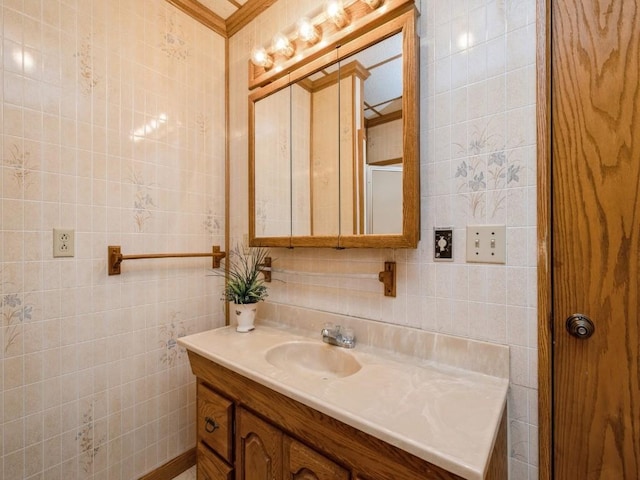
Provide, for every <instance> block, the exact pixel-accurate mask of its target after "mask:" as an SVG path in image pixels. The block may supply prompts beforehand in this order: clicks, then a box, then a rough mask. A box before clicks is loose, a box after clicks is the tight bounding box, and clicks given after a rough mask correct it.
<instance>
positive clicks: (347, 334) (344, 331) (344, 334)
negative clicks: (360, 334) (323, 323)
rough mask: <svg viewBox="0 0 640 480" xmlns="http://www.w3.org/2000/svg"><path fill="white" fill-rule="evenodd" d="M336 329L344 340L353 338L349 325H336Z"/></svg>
mask: <svg viewBox="0 0 640 480" xmlns="http://www.w3.org/2000/svg"><path fill="white" fill-rule="evenodd" d="M338 329H339V331H340V334H341V335H342V338H344V339H345V340H353V339H354V338H355V334H354V333H353V328H351V327H344V328H341V327H340V326H338Z"/></svg>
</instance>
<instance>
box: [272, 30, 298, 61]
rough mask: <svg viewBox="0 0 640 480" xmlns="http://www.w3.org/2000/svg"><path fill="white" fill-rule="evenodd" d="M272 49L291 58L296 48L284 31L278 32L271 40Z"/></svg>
mask: <svg viewBox="0 0 640 480" xmlns="http://www.w3.org/2000/svg"><path fill="white" fill-rule="evenodd" d="M271 49H272V50H273V51H274V52H275V53H277V54H278V55H282V56H283V57H286V58H291V57H292V56H293V53H294V52H295V49H294V48H293V45H291V42H290V41H289V39H288V38H287V36H286V35H285V34H283V33H276V35H275V36H274V37H273V40H272V41H271Z"/></svg>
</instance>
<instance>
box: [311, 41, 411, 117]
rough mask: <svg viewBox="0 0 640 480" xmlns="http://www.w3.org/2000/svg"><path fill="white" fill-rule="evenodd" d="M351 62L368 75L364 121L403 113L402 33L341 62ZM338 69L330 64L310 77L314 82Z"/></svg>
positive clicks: (365, 89)
mask: <svg viewBox="0 0 640 480" xmlns="http://www.w3.org/2000/svg"><path fill="white" fill-rule="evenodd" d="M353 60H357V61H358V62H359V63H360V64H361V65H362V66H364V67H365V68H366V69H367V70H368V71H369V73H370V74H371V76H370V77H369V78H367V80H366V82H365V84H364V103H365V112H364V115H365V117H366V118H367V120H370V119H372V118H376V117H379V116H382V115H388V114H389V113H393V112H396V111H400V110H402V34H401V33H398V34H396V35H393V36H392V37H389V38H387V39H385V40H383V41H382V42H379V43H376V44H375V45H371V46H370V47H368V48H366V49H364V50H362V51H361V52H358V53H356V54H355V55H352V56H350V57H348V58H346V59H344V60H343V61H342V63H349V62H351V61H353ZM337 69H338V65H337V64H335V65H330V66H328V67H326V68H324V69H323V70H321V71H319V72H316V73H314V74H313V75H310V78H311V79H312V80H314V81H315V80H318V79H319V78H322V77H323V76H325V75H328V74H330V73H332V72H335V71H336V70H337Z"/></svg>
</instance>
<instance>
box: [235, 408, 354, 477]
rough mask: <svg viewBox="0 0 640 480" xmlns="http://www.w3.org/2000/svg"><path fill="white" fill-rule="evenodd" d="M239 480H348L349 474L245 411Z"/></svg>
mask: <svg viewBox="0 0 640 480" xmlns="http://www.w3.org/2000/svg"><path fill="white" fill-rule="evenodd" d="M237 426H238V443H237V447H238V460H237V470H238V479H242V480H262V479H283V480H284V479H291V480H316V479H317V480H349V478H350V477H349V472H348V471H347V470H345V469H344V468H342V467H341V466H339V465H338V464H336V463H335V462H332V461H331V460H329V459H328V458H326V457H325V456H323V455H321V454H320V453H318V452H317V451H315V450H313V449H311V448H309V447H307V446H306V445H304V444H303V443H300V442H298V441H297V440H295V439H293V438H291V437H289V436H287V435H286V434H285V433H284V432H283V431H282V430H280V429H278V428H276V427H274V426H273V425H271V424H269V423H268V422H266V421H264V420H262V419H261V418H259V417H257V416H256V415H254V414H252V413H251V412H249V411H248V410H245V409H244V408H238V417H237Z"/></svg>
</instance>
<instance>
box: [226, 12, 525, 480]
mask: <svg viewBox="0 0 640 480" xmlns="http://www.w3.org/2000/svg"><path fill="white" fill-rule="evenodd" d="M417 5H418V6H419V7H420V10H421V17H420V20H419V30H420V36H421V39H420V69H421V76H420V78H421V80H420V95H421V102H420V106H421V114H420V122H421V125H420V129H421V132H420V135H421V205H422V213H421V223H422V226H421V238H422V240H421V242H420V245H419V248H418V249H417V250H395V251H392V250H343V251H336V250H330V249H295V250H283V249H279V250H277V251H274V252H273V256H274V257H275V258H276V263H275V264H274V267H275V268H278V267H280V268H282V269H287V270H296V271H310V272H325V273H327V275H326V276H309V275H307V276H305V275H283V274H280V280H284V282H281V281H275V282H273V283H272V285H271V288H270V296H269V299H268V300H269V301H270V302H275V303H281V304H284V305H291V306H296V307H305V308H309V309H313V310H321V311H327V312H334V313H340V314H345V315H350V316H356V317H361V318H365V319H370V320H371V321H381V322H390V323H396V324H401V325H410V326H413V327H416V328H419V329H424V330H430V331H435V332H443V333H447V334H452V335H458V336H462V337H466V338H473V339H479V340H486V341H489V342H496V343H500V344H507V345H509V346H510V357H511V375H510V377H511V386H510V393H509V436H510V441H509V457H510V479H511V480H521V479H530V480H533V479H537V478H538V468H537V464H538V458H537V457H538V453H537V451H538V445H537V437H538V427H537V425H538V415H537V347H536V345H537V331H536V229H535V225H536V211H535V208H536V185H535V184H536V168H535V150H536V139H535V0H455V1H450V0H422V1H419V2H417ZM316 7H317V2H315V1H301V0H280V1H279V2H277V3H276V4H275V5H273V6H272V7H270V8H269V9H267V10H266V11H265V12H264V13H263V14H261V15H260V16H259V17H258V18H257V19H256V20H254V21H253V22H252V23H251V24H250V25H249V26H247V27H246V28H244V29H243V30H242V31H241V32H240V33H238V34H237V35H235V36H234V37H232V38H231V39H230V66H229V68H230V75H231V81H230V84H231V85H233V86H234V88H232V89H231V91H230V92H229V94H230V102H231V103H230V104H231V109H232V112H233V115H232V118H231V121H232V128H231V131H232V136H231V162H232V172H231V176H232V184H231V206H230V208H231V231H232V240H235V241H238V240H240V239H241V238H242V235H243V234H244V233H246V232H247V230H248V226H247V219H246V212H247V186H246V185H247V173H246V164H247V155H248V152H247V142H248V137H247V107H246V97H247V60H248V57H249V52H250V51H251V48H252V47H253V46H254V44H256V43H258V44H263V45H264V44H268V42H269V40H270V38H271V37H272V36H273V35H274V34H275V33H276V32H277V31H278V30H279V29H283V30H284V29H286V28H289V27H291V26H293V25H294V24H295V22H296V21H297V19H298V18H300V17H301V16H303V15H305V14H307V13H308V12H311V11H313V10H314V9H315V8H316ZM473 224H506V225H507V263H506V265H479V264H468V263H466V262H465V254H464V251H465V250H464V244H465V232H466V230H465V228H466V226H467V225H473ZM436 226H453V228H454V234H455V240H454V243H455V245H454V247H455V252H456V253H455V254H454V261H453V262H452V263H436V262H434V260H433V253H432V251H433V229H434V227H436ZM384 260H395V261H396V262H397V263H398V269H399V283H398V286H397V289H398V296H397V297H396V298H395V299H391V298H387V297H384V296H383V295H382V287H381V284H380V283H379V282H378V280H377V274H376V273H377V272H378V271H380V270H381V269H382V268H383V261H384ZM333 272H338V273H349V274H370V275H369V277H367V278H342V277H336V276H335V275H334V276H332V275H331V273H333ZM275 278H278V275H277V274H276V275H275Z"/></svg>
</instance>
